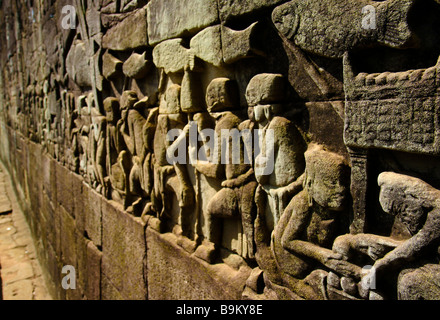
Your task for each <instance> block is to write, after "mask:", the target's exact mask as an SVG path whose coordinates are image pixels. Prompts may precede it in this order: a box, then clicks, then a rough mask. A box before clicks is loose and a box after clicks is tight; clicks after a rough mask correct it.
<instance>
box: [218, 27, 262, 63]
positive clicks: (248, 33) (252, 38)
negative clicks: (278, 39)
mask: <svg viewBox="0 0 440 320" xmlns="http://www.w3.org/2000/svg"><path fill="white" fill-rule="evenodd" d="M257 27H258V22H255V23H253V24H252V25H250V26H249V27H248V28H246V29H245V30H241V31H236V30H232V29H230V28H228V27H225V26H222V28H221V38H222V51H223V60H224V62H225V63H228V64H230V63H234V62H236V61H237V60H239V59H242V58H247V57H250V56H256V55H263V53H262V52H261V51H260V50H259V49H258V48H257V41H259V40H260V39H258V37H259V36H258V33H257V30H258V29H257Z"/></svg>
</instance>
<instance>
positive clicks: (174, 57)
mask: <svg viewBox="0 0 440 320" xmlns="http://www.w3.org/2000/svg"><path fill="white" fill-rule="evenodd" d="M182 43H183V39H172V40H167V41H164V42H161V43H160V44H158V45H157V46H155V47H154V50H153V62H154V64H155V65H156V67H157V68H163V69H164V71H165V72H166V73H176V72H183V70H184V69H185V67H189V66H190V63H191V61H192V60H193V56H192V55H191V53H190V51H189V49H187V48H185V47H184V46H183V45H182Z"/></svg>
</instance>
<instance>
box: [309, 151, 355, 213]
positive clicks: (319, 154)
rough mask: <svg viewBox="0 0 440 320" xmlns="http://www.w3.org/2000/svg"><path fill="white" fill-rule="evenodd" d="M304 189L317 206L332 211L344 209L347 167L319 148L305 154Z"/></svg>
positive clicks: (341, 161) (339, 157) (334, 155)
mask: <svg viewBox="0 0 440 320" xmlns="http://www.w3.org/2000/svg"><path fill="white" fill-rule="evenodd" d="M305 158H306V180H305V188H306V189H307V191H308V192H309V195H310V197H311V198H313V199H314V200H315V201H316V203H317V204H319V205H320V206H322V207H324V208H328V209H330V210H333V211H340V210H343V209H344V206H345V200H346V197H347V193H348V191H347V190H348V188H347V185H346V184H347V180H348V179H347V178H348V173H347V171H348V167H347V165H346V164H345V161H344V159H343V158H342V157H341V156H339V155H337V154H334V153H331V152H328V151H325V150H323V149H321V148H319V147H316V148H313V147H312V148H311V149H310V150H308V151H307V152H306V153H305Z"/></svg>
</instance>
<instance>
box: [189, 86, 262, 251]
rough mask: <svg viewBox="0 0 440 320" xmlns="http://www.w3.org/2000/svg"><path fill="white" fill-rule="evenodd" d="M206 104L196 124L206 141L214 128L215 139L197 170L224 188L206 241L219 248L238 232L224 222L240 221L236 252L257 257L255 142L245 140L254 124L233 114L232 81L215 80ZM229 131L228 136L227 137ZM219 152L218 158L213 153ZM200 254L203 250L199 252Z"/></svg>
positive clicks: (210, 213)
mask: <svg viewBox="0 0 440 320" xmlns="http://www.w3.org/2000/svg"><path fill="white" fill-rule="evenodd" d="M206 103H207V108H208V113H199V114H196V116H195V117H194V121H196V122H197V124H198V131H199V135H201V136H202V138H203V140H205V138H206V137H204V131H205V130H206V129H211V128H213V127H214V131H213V132H212V133H213V135H214V136H213V137H212V136H211V137H210V138H209V142H210V143H211V144H210V147H208V148H206V149H207V151H206V153H208V154H209V155H208V158H209V160H208V161H200V159H199V161H197V163H196V164H195V168H196V170H197V171H198V172H199V173H200V174H203V175H205V176H206V177H208V178H213V179H220V180H221V181H222V183H221V186H222V189H220V190H219V191H218V192H217V193H216V194H215V196H214V197H213V198H212V199H210V201H209V203H208V205H207V212H206V214H207V216H206V217H205V221H206V223H208V224H209V228H208V229H209V231H208V234H207V235H205V238H206V239H207V240H208V241H211V242H212V243H214V244H215V245H216V246H217V247H219V246H220V245H221V244H222V237H223V235H224V234H225V233H227V232H237V231H236V230H237V229H234V230H227V228H228V225H227V224H225V223H224V219H228V220H231V219H233V220H236V221H237V223H238V224H240V228H238V230H240V229H241V230H242V233H243V237H242V238H243V239H242V243H241V244H240V245H239V248H237V249H235V250H237V253H238V254H240V255H241V256H243V257H244V258H253V257H254V250H255V249H254V227H253V222H254V219H255V214H254V212H255V208H254V193H255V189H256V187H257V183H256V181H255V176H254V170H253V168H252V143H251V142H250V143H249V141H247V143H246V141H245V138H246V136H247V137H249V136H251V135H252V132H251V130H252V128H253V123H252V122H251V121H250V120H245V121H243V119H242V118H240V117H239V116H237V115H236V114H234V113H233V112H234V111H235V112H237V109H238V107H239V99H238V88H237V84H236V83H235V81H233V80H231V79H228V78H216V79H214V80H212V81H211V83H210V84H209V85H208V88H207V90H206ZM225 132H227V133H228V135H224V134H223V133H225ZM243 135H245V136H243ZM212 139H213V141H211V140H212ZM223 140H224V141H223ZM212 142H214V143H212ZM215 143H216V144H217V145H216V146H215V145H214V144H215ZM203 147H206V144H205V145H204V146H203ZM215 152H217V154H216V158H215V157H214V154H213V153H215ZM237 157H238V158H237ZM245 157H247V159H246V160H245ZM234 158H235V159H234ZM237 160H238V161H237ZM225 229H226V230H225ZM234 238H236V235H234ZM230 249H231V248H230ZM199 253H200V250H199V251H198V252H196V254H199ZM200 256H201V257H203V256H202V255H200Z"/></svg>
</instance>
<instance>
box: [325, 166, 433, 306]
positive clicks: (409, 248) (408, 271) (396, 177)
mask: <svg viewBox="0 0 440 320" xmlns="http://www.w3.org/2000/svg"><path fill="white" fill-rule="evenodd" d="M378 183H379V186H380V195H379V201H380V204H381V206H382V208H383V210H384V211H385V212H386V213H389V214H392V215H394V216H395V224H394V225H395V228H397V229H398V228H401V229H404V231H406V232H407V233H409V234H410V235H411V236H410V237H409V238H408V239H406V240H401V239H396V238H395V237H393V236H390V237H384V236H379V235H375V234H357V235H344V236H341V237H339V238H337V239H336V241H335V243H334V245H333V250H334V251H335V252H336V253H338V254H341V255H342V256H343V257H344V259H346V260H348V261H351V260H353V259H354V258H355V257H356V256H357V255H359V254H364V255H366V256H369V257H370V258H371V259H372V260H373V261H374V264H373V267H372V268H371V269H370V270H371V271H370V272H369V273H368V274H367V275H365V277H364V278H363V279H362V281H361V286H360V294H361V296H362V297H363V298H368V297H370V298H372V295H371V293H370V291H371V292H373V293H375V294H374V295H373V298H383V294H382V292H381V290H383V289H384V286H381V284H383V283H385V282H384V281H383V279H384V278H385V277H386V276H387V275H388V276H391V275H392V274H396V272H397V273H399V277H398V281H397V292H398V298H399V299H428V300H432V299H439V298H440V282H439V279H440V266H439V264H438V243H439V240H440V209H439V200H438V199H439V198H440V191H439V190H437V189H435V188H434V187H432V186H431V185H429V184H427V183H426V182H424V181H422V180H420V179H418V178H415V177H411V176H407V175H402V174H397V173H394V172H384V173H382V174H380V175H379V178H378ZM401 231H402V230H401ZM396 233H398V234H402V232H399V231H398V232H396ZM414 261H416V262H414ZM372 281H374V282H375V284H376V286H377V290H370V288H371V285H370V284H371V283H372ZM371 289H374V288H371ZM369 293H370V294H369Z"/></svg>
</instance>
